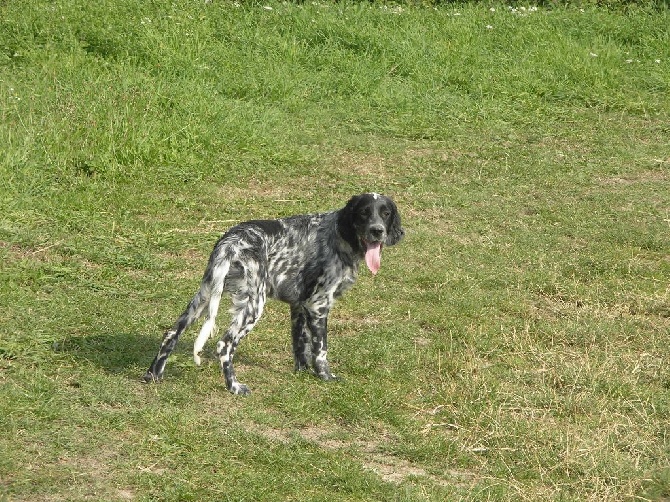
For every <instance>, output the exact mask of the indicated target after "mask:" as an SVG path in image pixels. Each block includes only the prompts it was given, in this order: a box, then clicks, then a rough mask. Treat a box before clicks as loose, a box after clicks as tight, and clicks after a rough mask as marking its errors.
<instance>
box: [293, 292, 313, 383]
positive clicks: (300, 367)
mask: <svg viewBox="0 0 670 502" xmlns="http://www.w3.org/2000/svg"><path fill="white" fill-rule="evenodd" d="M291 337H292V339H293V359H294V361H295V371H304V370H306V369H308V368H309V363H308V360H307V358H308V357H309V354H310V340H309V339H310V335H309V328H308V326H307V317H306V315H305V311H304V309H303V307H302V305H298V304H296V305H291Z"/></svg>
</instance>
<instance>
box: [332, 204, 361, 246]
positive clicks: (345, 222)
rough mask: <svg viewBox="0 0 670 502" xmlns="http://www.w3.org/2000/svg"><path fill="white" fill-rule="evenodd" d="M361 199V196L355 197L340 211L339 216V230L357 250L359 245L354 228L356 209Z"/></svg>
mask: <svg viewBox="0 0 670 502" xmlns="http://www.w3.org/2000/svg"><path fill="white" fill-rule="evenodd" d="M360 199H361V196H360V195H354V196H353V197H352V198H351V199H349V202H347V205H346V206H344V207H343V208H342V209H340V211H339V214H338V216H337V230H338V231H339V233H340V235H341V236H342V238H343V239H344V240H345V241H347V242H348V243H349V244H351V246H352V247H353V248H354V249H356V248H357V247H358V245H359V243H358V238H357V237H356V229H355V228H354V209H355V208H356V205H357V204H358V202H359V200H360Z"/></svg>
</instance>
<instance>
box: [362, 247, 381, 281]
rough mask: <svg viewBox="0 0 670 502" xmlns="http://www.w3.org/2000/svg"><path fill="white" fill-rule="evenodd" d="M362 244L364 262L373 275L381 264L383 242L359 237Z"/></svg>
mask: <svg viewBox="0 0 670 502" xmlns="http://www.w3.org/2000/svg"><path fill="white" fill-rule="evenodd" d="M361 243H362V244H363V249H365V264H366V265H367V266H368V268H369V269H370V272H372V275H375V274H376V273H377V272H378V271H379V267H381V264H382V247H383V244H382V243H381V242H380V241H367V240H365V239H361Z"/></svg>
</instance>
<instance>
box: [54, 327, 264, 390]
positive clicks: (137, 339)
mask: <svg viewBox="0 0 670 502" xmlns="http://www.w3.org/2000/svg"><path fill="white" fill-rule="evenodd" d="M161 340H162V337H151V336H146V335H141V334H137V333H109V334H91V335H69V336H66V337H64V338H61V339H60V340H57V341H55V342H54V343H53V344H52V347H51V348H52V350H53V351H54V352H56V353H61V354H67V355H69V356H70V357H72V358H73V359H75V360H77V361H82V362H87V363H88V364H92V365H94V366H97V367H99V368H102V370H103V371H105V372H107V373H110V374H115V375H121V376H124V377H127V378H128V379H130V380H138V381H140V380H141V379H142V377H143V376H144V373H145V371H146V370H147V368H148V367H149V365H150V364H151V361H152V360H153V358H154V357H155V356H156V353H157V352H158V348H159V346H160V342H161ZM180 342H183V343H180V344H179V345H178V346H177V348H176V349H175V351H174V352H173V353H172V355H171V356H170V361H169V363H168V364H169V371H170V375H171V376H175V375H177V376H178V375H179V374H181V373H182V371H183V369H184V368H191V367H195V364H194V363H193V356H192V353H191V350H190V349H191V347H192V340H191V339H188V340H185V341H180ZM213 351H214V349H213V347H206V348H205V351H203V354H202V357H203V367H206V366H209V365H210V364H217V365H218V360H217V359H216V354H215V353H214V352H213ZM236 360H237V361H238V362H239V363H240V364H246V365H250V366H254V365H256V364H257V361H256V360H255V359H254V358H253V356H251V355H246V354H244V353H242V354H239V355H238V357H237V358H236Z"/></svg>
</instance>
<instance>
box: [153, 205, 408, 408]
mask: <svg viewBox="0 0 670 502" xmlns="http://www.w3.org/2000/svg"><path fill="white" fill-rule="evenodd" d="M404 234H405V231H404V229H403V227H402V226H401V220H400V214H399V213H398V209H397V207H396V204H395V203H394V202H393V200H391V199H390V198H389V197H385V196H384V195H380V194H377V193H366V194H362V195H357V196H354V197H352V198H351V199H350V200H349V201H348V202H347V204H346V205H345V206H344V207H343V208H342V209H339V210H335V211H330V212H326V213H319V214H306V215H297V216H289V217H286V218H281V219H278V220H252V221H247V222H244V223H240V224H239V225H237V226H235V227H233V228H231V229H230V230H228V231H227V232H226V233H225V234H224V235H223V236H222V237H221V238H220V239H219V240H218V242H217V243H216V245H215V246H214V249H213V251H212V253H211V255H210V257H209V262H208V264H207V268H206V269H205V273H204V275H203V278H202V282H201V284H200V289H199V290H198V292H197V293H196V294H195V296H194V297H193V298H192V299H191V301H190V303H189V304H188V307H187V308H186V310H185V311H184V312H183V313H182V314H181V316H180V317H179V319H177V321H176V322H175V324H174V326H173V327H172V328H171V329H169V330H168V331H167V332H166V333H165V335H164V337H163V341H162V343H161V345H160V349H159V351H158V354H157V355H156V357H155V358H154V360H153V362H152V363H151V366H150V367H149V369H148V370H147V372H146V374H145V375H144V378H143V379H144V381H145V382H154V381H157V380H160V379H161V378H162V377H163V371H164V370H165V363H166V362H167V358H168V356H169V355H170V353H171V352H172V351H173V350H174V348H175V346H176V344H177V341H178V339H179V337H180V336H181V334H182V333H183V332H184V331H185V330H186V329H187V328H188V327H189V326H190V325H191V324H193V323H194V322H195V321H196V320H198V319H199V318H200V317H201V316H202V315H203V314H205V313H206V315H207V317H206V321H205V322H204V324H203V326H202V329H201V330H200V334H199V335H198V337H197V339H196V341H195V344H194V347H193V358H194V360H195V363H196V364H197V365H199V364H200V352H201V351H202V348H203V346H204V345H205V342H206V341H207V340H208V339H209V338H210V336H211V335H212V332H213V331H214V327H215V321H216V315H217V312H218V310H219V302H220V300H221V295H222V294H223V293H224V292H226V293H227V294H229V295H230V296H231V297H232V303H233V307H232V309H231V313H232V321H231V324H230V326H229V327H228V329H227V330H226V332H225V334H224V335H223V337H222V338H221V340H220V341H219V342H218V343H217V345H216V353H217V356H218V358H219V362H220V364H221V371H222V373H223V376H224V378H225V382H226V387H227V388H228V390H229V391H230V392H232V393H233V394H241V395H246V394H249V392H250V390H249V388H248V387H247V386H246V385H244V384H243V383H240V382H238V381H237V378H236V376H235V370H234V368H233V356H234V354H235V349H236V348H237V346H238V344H239V343H240V341H241V340H242V338H244V337H245V336H246V335H247V334H248V333H249V332H250V331H251V329H252V328H253V327H254V325H255V324H256V322H257V321H258V319H259V318H260V316H261V314H262V313H263V307H264V305H265V301H266V299H267V298H268V297H270V298H276V299H278V300H281V301H283V302H285V303H288V304H289V306H290V308H291V334H292V339H293V358H294V361H295V370H296V371H303V370H308V369H309V367H310V364H311V369H312V371H313V372H314V374H315V375H316V376H318V377H319V378H321V379H322V380H326V381H329V380H337V379H338V377H336V376H335V375H334V374H332V373H331V371H330V367H329V365H328V361H327V353H328V338H327V331H326V329H327V320H328V314H329V312H330V309H331V307H332V306H333V304H334V302H335V299H336V298H338V297H339V296H341V295H342V294H343V293H344V292H345V291H347V290H348V289H349V288H351V286H353V284H354V283H355V282H356V278H357V276H358V267H359V264H360V262H361V261H363V260H365V263H366V265H367V267H368V268H369V269H370V271H371V272H372V274H376V273H377V271H378V270H379V268H380V265H381V251H382V248H383V247H384V246H393V245H395V244H397V243H398V242H399V241H400V240H401V239H402V238H403V236H404Z"/></svg>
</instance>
